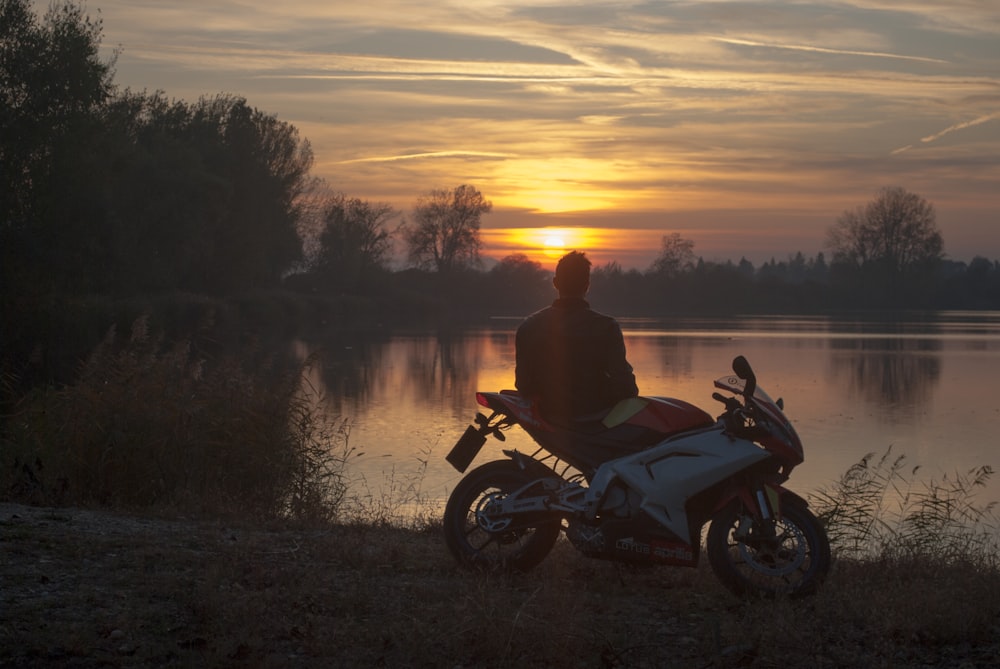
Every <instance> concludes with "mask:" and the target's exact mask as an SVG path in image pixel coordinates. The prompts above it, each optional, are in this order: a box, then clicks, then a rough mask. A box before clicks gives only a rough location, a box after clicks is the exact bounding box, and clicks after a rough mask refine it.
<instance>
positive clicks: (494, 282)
mask: <svg viewBox="0 0 1000 669" xmlns="http://www.w3.org/2000/svg"><path fill="white" fill-rule="evenodd" d="M487 293H488V294H489V299H490V303H491V304H492V305H494V307H495V308H496V309H498V310H500V311H503V312H509V313H514V314H518V315H526V314H528V313H531V312H533V311H535V310H537V309H540V308H541V307H543V306H544V305H546V304H548V303H549V302H550V301H551V300H552V298H553V297H554V294H555V289H554V288H553V287H552V275H551V273H550V272H549V271H548V270H546V269H545V268H544V267H542V265H541V263H538V262H535V261H534V260H531V259H530V258H528V257H527V256H526V255H524V254H523V253H514V254H511V255H508V256H505V257H504V258H502V259H501V260H500V262H498V263H497V264H496V265H494V266H493V268H492V269H490V271H489V272H488V273H487Z"/></svg>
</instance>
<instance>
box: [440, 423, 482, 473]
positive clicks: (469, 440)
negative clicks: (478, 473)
mask: <svg viewBox="0 0 1000 669" xmlns="http://www.w3.org/2000/svg"><path fill="white" fill-rule="evenodd" d="M485 443H486V436H485V435H484V434H482V433H481V432H480V431H479V430H477V429H476V428H475V427H474V426H472V425H470V426H469V427H467V428H465V433H464V434H463V435H462V437H461V438H460V439H459V440H458V443H456V444H455V445H454V446H453V447H452V449H451V452H449V453H448V455H446V456H445V460H447V461H448V463H449V464H450V465H451V466H452V467H454V468H455V469H457V470H458V471H460V472H462V473H465V470H466V469H468V468H469V465H470V464H472V460H473V459H474V458H475V457H476V455H477V454H478V453H479V451H480V449H482V447H483V444H485Z"/></svg>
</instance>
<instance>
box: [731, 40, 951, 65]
mask: <svg viewBox="0 0 1000 669" xmlns="http://www.w3.org/2000/svg"><path fill="white" fill-rule="evenodd" d="M712 39H714V40H716V41H718V42H725V43H727V44H736V45H741V46H762V47H768V48H771V49H791V50H793V51H815V52H818V53H832V54H837V55H844V56H870V57H875V58H896V59H899V60H916V61H921V62H924V63H947V62H948V61H946V60H941V59H939V58H926V57H924V56H905V55H902V54H898V53H885V52H884V51H853V50H851V49H830V48H828V47H822V46H809V45H807V44H780V43H777V42H757V41H755V40H749V39H734V38H732V37H713V38H712Z"/></svg>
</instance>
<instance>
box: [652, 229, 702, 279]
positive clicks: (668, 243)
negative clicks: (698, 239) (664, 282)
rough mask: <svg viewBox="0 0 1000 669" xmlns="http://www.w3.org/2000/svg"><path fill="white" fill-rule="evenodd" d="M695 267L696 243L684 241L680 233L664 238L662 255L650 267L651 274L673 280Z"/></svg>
mask: <svg viewBox="0 0 1000 669" xmlns="http://www.w3.org/2000/svg"><path fill="white" fill-rule="evenodd" d="M694 266H695V257H694V242H693V241H691V240H690V239H684V238H683V237H681V235H680V233H679V232H673V233H671V234H669V235H664V236H663V246H662V248H661V250H660V255H658V256H657V257H656V260H654V261H653V264H652V266H651V267H650V270H649V271H650V272H651V273H653V274H659V275H661V276H664V277H666V278H668V279H672V278H674V277H676V276H678V275H679V274H681V273H682V272H686V271H689V270H691V269H693V268H694Z"/></svg>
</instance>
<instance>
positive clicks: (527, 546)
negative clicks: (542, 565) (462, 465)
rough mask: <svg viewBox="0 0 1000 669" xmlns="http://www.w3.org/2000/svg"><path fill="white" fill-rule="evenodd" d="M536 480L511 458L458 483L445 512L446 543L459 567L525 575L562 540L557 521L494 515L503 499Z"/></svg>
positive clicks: (484, 468)
mask: <svg viewBox="0 0 1000 669" xmlns="http://www.w3.org/2000/svg"><path fill="white" fill-rule="evenodd" d="M537 478H538V477H537V476H534V475H532V473H531V472H528V471H525V470H523V469H521V468H520V467H518V465H517V464H516V463H515V462H514V461H512V460H498V461H496V462H488V463H486V464H485V465H482V466H480V467H477V468H476V469H474V470H472V471H471V472H469V473H468V475H466V476H465V478H463V479H462V480H461V481H459V483H458V485H457V486H455V490H454V491H453V492H452V493H451V497H449V498H448V504H447V505H446V506H445V510H444V538H445V543H446V544H447V545H448V549H449V550H450V551H451V553H452V555H454V556H455V559H456V560H458V562H459V563H461V564H464V565H467V566H473V567H477V568H483V569H489V570H493V569H504V570H516V571H527V570H529V569H531V568H532V567H534V566H535V565H537V564H538V563H539V562H541V561H542V560H543V559H544V558H545V556H546V555H548V554H549V551H551V550H552V547H553V546H554V545H555V543H556V539H558V538H559V531H560V529H561V526H560V519H559V518H558V517H553V516H539V517H537V518H534V519H525V518H521V519H519V518H515V517H511V516H501V515H499V514H497V513H496V512H495V510H496V504H497V503H498V502H499V501H500V500H501V499H503V497H505V496H506V495H509V494H510V493H512V492H514V491H515V490H518V489H519V488H522V487H523V486H525V485H527V484H529V483H531V482H532V481H534V480H536V479H537ZM539 487H540V484H539Z"/></svg>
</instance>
